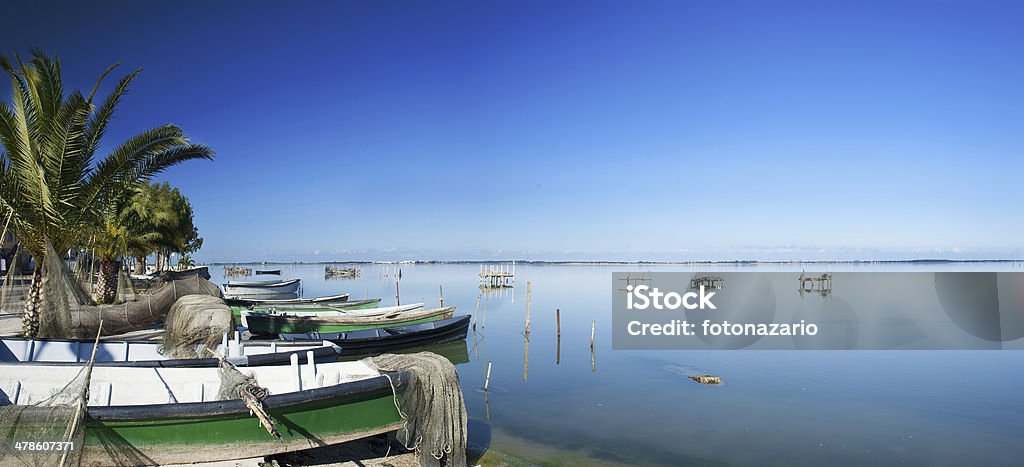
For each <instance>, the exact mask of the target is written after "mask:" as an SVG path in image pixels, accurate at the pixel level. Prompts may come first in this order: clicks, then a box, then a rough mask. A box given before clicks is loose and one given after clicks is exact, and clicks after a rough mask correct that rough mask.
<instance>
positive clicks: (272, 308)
mask: <svg viewBox="0 0 1024 467" xmlns="http://www.w3.org/2000/svg"><path fill="white" fill-rule="evenodd" d="M379 305H380V299H379V298H368V299H366V300H352V301H344V302H308V303H288V304H262V303H261V304H256V305H251V306H242V305H232V306H231V314H232V316H234V318H235V322H236V323H241V322H242V321H241V319H242V312H243V311H247V310H253V311H263V312H275V313H289V312H299V311H303V312H306V311H344V310H366V309H370V308H377V307H378V306H379ZM243 326H244V324H243Z"/></svg>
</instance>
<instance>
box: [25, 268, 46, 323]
mask: <svg viewBox="0 0 1024 467" xmlns="http://www.w3.org/2000/svg"><path fill="white" fill-rule="evenodd" d="M42 307H43V268H42V266H41V265H39V264H36V267H35V269H33V270H32V283H31V285H29V286H28V295H26V296H25V308H24V315H23V316H22V318H21V334H22V336H24V337H27V338H34V337H36V334H38V333H39V313H40V312H41V311H42Z"/></svg>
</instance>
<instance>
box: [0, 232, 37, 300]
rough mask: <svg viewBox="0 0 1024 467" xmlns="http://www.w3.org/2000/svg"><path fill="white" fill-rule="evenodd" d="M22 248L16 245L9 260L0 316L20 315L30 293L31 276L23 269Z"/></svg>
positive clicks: (0, 297)
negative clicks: (26, 275) (26, 274)
mask: <svg viewBox="0 0 1024 467" xmlns="http://www.w3.org/2000/svg"><path fill="white" fill-rule="evenodd" d="M20 256H21V248H20V247H17V246H16V247H14V249H13V251H11V254H10V256H9V257H6V258H5V259H6V260H7V261H6V263H7V270H6V271H5V272H6V274H5V275H4V277H3V281H4V282H3V286H0V316H3V317H4V318H9V315H20V314H21V313H22V311H23V310H24V308H25V297H26V296H27V295H28V286H29V283H30V281H31V278H28V277H25V276H24V271H22V267H21V265H22V261H20V259H19V257H20Z"/></svg>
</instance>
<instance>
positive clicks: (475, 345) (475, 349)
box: [473, 316, 480, 360]
mask: <svg viewBox="0 0 1024 467" xmlns="http://www.w3.org/2000/svg"><path fill="white" fill-rule="evenodd" d="M473 319H476V317H475V316H474V317H473ZM473 353H475V354H476V359H477V360H480V344H479V343H478V342H477V341H476V323H473Z"/></svg>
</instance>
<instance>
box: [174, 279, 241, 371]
mask: <svg viewBox="0 0 1024 467" xmlns="http://www.w3.org/2000/svg"><path fill="white" fill-rule="evenodd" d="M229 330H231V308H228V306H227V305H225V304H224V301H223V300H221V299H220V298H218V297H213V296H210V295H186V296H184V297H181V298H179V299H178V300H177V301H175V302H174V305H172V306H171V310H170V311H169V312H168V313H167V319H166V320H165V321H164V343H163V346H162V347H161V349H160V352H161V353H162V354H163V355H164V356H166V357H169V358H208V357H210V356H212V355H213V351H214V350H216V348H217V344H219V343H220V342H221V337H222V336H223V335H224V334H225V333H227V332H228V331H229Z"/></svg>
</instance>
